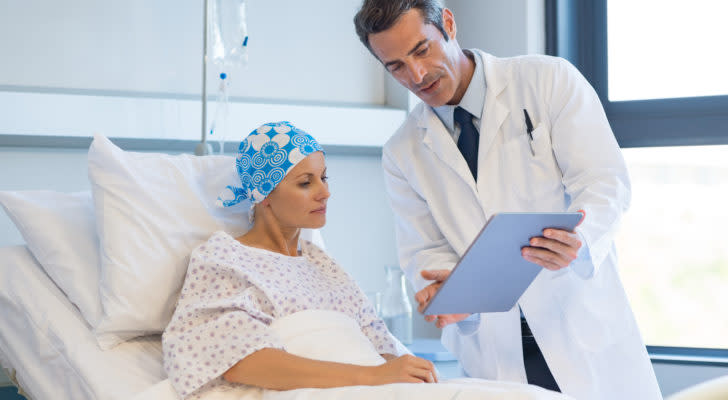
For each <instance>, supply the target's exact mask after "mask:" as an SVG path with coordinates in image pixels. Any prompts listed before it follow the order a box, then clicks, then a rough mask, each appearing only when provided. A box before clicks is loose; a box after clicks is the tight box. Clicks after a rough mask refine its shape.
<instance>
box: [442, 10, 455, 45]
mask: <svg viewBox="0 0 728 400" xmlns="http://www.w3.org/2000/svg"><path fill="white" fill-rule="evenodd" d="M442 26H443V27H444V28H445V32H447V36H448V40H455V34H456V33H457V30H458V29H457V25H455V16H454V15H453V14H452V11H450V10H449V9H447V8H443V9H442Z"/></svg>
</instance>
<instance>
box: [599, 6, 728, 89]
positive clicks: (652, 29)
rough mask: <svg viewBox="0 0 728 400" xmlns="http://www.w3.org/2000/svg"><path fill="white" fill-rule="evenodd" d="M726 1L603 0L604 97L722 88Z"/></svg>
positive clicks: (726, 85) (726, 58) (726, 80)
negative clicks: (605, 12)
mask: <svg viewBox="0 0 728 400" xmlns="http://www.w3.org/2000/svg"><path fill="white" fill-rule="evenodd" d="M726 15H728V2H726V1H724V0H693V1H690V2H684V1H674V0H671V1H661V0H639V1H609V2H608V3H607V43H608V53H607V56H608V57H607V60H608V67H607V72H608V80H607V81H608V82H609V85H608V97H609V101H623V100H646V99H666V98H679V97H697V96H719V95H726V94H728V75H727V74H726V71H728V52H726V51H724V49H725V45H726V44H725V40H726V38H728V25H727V24H725V16H726Z"/></svg>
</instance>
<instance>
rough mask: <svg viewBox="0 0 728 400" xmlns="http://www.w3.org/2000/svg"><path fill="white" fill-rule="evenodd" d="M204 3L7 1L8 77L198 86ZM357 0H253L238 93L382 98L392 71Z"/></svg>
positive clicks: (82, 84)
mask: <svg viewBox="0 0 728 400" xmlns="http://www.w3.org/2000/svg"><path fill="white" fill-rule="evenodd" d="M203 4H204V1H203V0H196V1H174V0H157V1H145V0H125V1H98V0H68V1H60V2H59V1H47V0H23V1H3V2H2V3H0V38H2V39H0V54H2V55H3V62H2V63H0V85H12V86H20V87H29V88H54V89H68V90H76V89H84V90H93V91H110V92H113V91H122V92H141V93H165V94H176V95H199V94H200V93H201V92H200V88H201V80H200V77H201V73H202V63H201V54H202V23H203V17H202V13H203ZM359 4H360V1H359V0H317V1H315V2H305V1H298V0H273V1H271V0H268V1H265V0H251V1H247V23H248V34H249V37H250V40H249V42H248V48H249V55H250V58H249V63H248V67H247V68H246V69H245V70H241V71H238V70H232V71H228V72H229V74H230V79H231V81H232V85H233V87H232V90H231V95H232V96H245V97H249V98H257V99H271V100H282V101H285V102H291V101H303V102H312V101H316V102H322V103H326V104H332V103H357V104H380V105H381V104H383V103H384V97H385V94H384V73H383V71H382V69H381V67H380V65H379V63H378V62H377V61H376V60H374V59H373V58H372V57H370V56H369V52H368V51H367V50H366V49H365V48H364V47H363V46H361V45H360V43H359V40H358V39H357V37H356V34H355V33H354V29H353V24H352V18H353V16H354V13H355V12H356V9H357V7H358V5H359ZM209 72H210V76H211V77H216V76H217V73H216V72H217V71H216V69H215V68H214V67H213V66H211V67H210V71H209ZM211 89H214V88H211Z"/></svg>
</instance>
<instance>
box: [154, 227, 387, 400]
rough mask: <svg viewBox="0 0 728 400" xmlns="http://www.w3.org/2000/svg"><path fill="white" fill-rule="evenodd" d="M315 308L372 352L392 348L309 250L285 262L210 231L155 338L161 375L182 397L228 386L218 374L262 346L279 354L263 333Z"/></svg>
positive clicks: (349, 282)
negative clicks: (354, 326) (357, 330)
mask: <svg viewBox="0 0 728 400" xmlns="http://www.w3.org/2000/svg"><path fill="white" fill-rule="evenodd" d="M308 309H318V310H333V311H339V312H343V313H345V314H347V315H349V316H350V317H352V318H353V319H354V320H355V321H357V322H358V323H359V326H361V330H362V332H363V333H364V334H365V335H366V336H367V337H368V338H369V340H370V341H371V342H372V344H374V347H375V348H376V349H377V351H378V352H379V353H390V354H396V350H395V343H394V341H393V340H392V339H391V336H390V335H389V333H388V332H387V329H386V327H385V325H384V322H383V321H382V320H381V319H379V318H378V317H377V316H376V314H375V312H374V309H373V307H372V306H371V303H370V302H369V300H368V299H367V297H366V296H365V295H364V293H363V292H362V291H361V290H360V289H359V287H358V286H357V284H356V283H355V282H354V280H353V279H352V278H351V277H350V276H349V275H348V274H347V273H346V272H345V271H344V270H343V269H342V268H341V267H339V265H338V264H337V263H336V262H335V261H334V260H332V259H331V258H329V257H328V256H327V255H326V254H325V253H324V252H323V251H322V250H321V249H319V248H318V247H316V246H315V245H314V244H312V243H310V242H307V241H304V240H301V256H300V257H289V256H285V255H283V254H279V253H274V252H271V251H267V250H262V249H258V248H254V247H249V246H245V245H243V244H241V243H240V242H238V241H237V240H235V239H234V238H233V237H231V236H230V235H228V234H227V233H225V232H216V233H215V234H213V235H212V237H210V239H209V240H208V241H207V242H206V243H204V244H202V245H201V246H199V247H198V248H196V249H195V250H194V251H193V252H192V254H191V255H190V263H189V267H188V269H187V276H186V278H185V283H184V286H183V288H182V292H181V293H180V296H179V300H178V304H177V309H176V310H175V313H174V316H173V317H172V320H171V321H170V323H169V325H168V326H167V329H166V330H165V331H164V335H163V337H162V345H163V350H164V368H165V370H166V372H167V375H168V376H169V378H170V380H171V382H172V385H173V386H174V388H175V389H176V390H177V392H178V393H179V394H180V395H181V396H182V397H183V398H197V397H198V396H200V395H202V394H203V393H205V392H207V391H208V390H210V389H212V388H213V387H220V386H223V385H228V386H230V385H232V384H230V383H228V382H227V381H225V380H224V379H223V378H222V376H221V375H222V374H223V373H224V372H225V371H227V370H228V369H230V367H232V366H233V365H235V364H236V363H237V362H238V361H240V360H242V359H243V358H245V357H246V356H248V355H249V354H251V353H253V352H255V351H257V350H260V349H262V348H265V347H272V348H280V349H283V346H282V344H281V343H280V341H279V340H278V339H277V338H276V337H275V336H274V335H273V334H272V332H271V331H270V330H269V329H268V326H269V325H270V324H271V323H272V322H273V321H274V320H275V319H276V318H280V317H284V316H287V315H289V314H293V313H295V312H298V311H303V310H308Z"/></svg>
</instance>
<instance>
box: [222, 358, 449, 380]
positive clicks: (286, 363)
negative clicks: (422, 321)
mask: <svg viewBox="0 0 728 400" xmlns="http://www.w3.org/2000/svg"><path fill="white" fill-rule="evenodd" d="M434 370H435V367H434V366H433V364H432V363H431V362H430V361H427V360H425V359H422V358H419V357H415V356H412V355H404V356H401V357H397V358H394V359H391V360H389V361H387V362H386V363H384V364H382V365H378V366H374V367H368V366H360V365H353V364H343V363H335V362H329V361H318V360H312V359H309V358H304V357H299V356H296V355H293V354H290V353H287V352H286V351H283V350H280V349H273V348H264V349H261V350H258V351H256V352H255V353H252V354H250V355H249V356H247V357H245V358H244V359H242V360H240V361H238V363H237V364H235V365H233V366H232V368H230V369H229V370H227V372H225V373H224V374H223V378H225V380H227V381H229V382H235V383H242V384H246V385H253V386H258V387H262V388H266V389H274V390H291V389H299V388H330V387H339V386H354V385H384V384H387V383H398V382H410V383H421V382H435V378H434V376H435V372H434Z"/></svg>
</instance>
